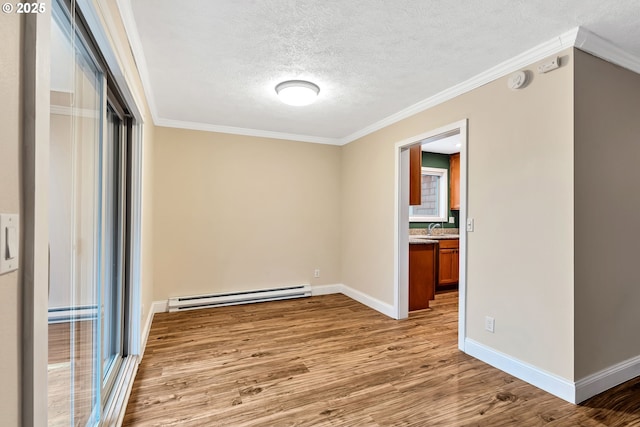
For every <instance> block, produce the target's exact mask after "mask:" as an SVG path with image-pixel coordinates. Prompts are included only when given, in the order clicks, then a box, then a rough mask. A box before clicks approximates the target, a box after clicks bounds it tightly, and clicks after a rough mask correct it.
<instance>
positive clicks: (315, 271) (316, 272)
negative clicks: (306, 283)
mask: <svg viewBox="0 0 640 427" xmlns="http://www.w3.org/2000/svg"><path fill="white" fill-rule="evenodd" d="M313 277H315V278H316V279H317V278H318V277H320V269H319V268H316V269H315V270H314V271H313Z"/></svg>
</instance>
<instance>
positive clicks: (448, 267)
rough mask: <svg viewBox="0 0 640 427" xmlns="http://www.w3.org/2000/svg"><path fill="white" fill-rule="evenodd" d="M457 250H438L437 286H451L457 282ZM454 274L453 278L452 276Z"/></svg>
mask: <svg viewBox="0 0 640 427" xmlns="http://www.w3.org/2000/svg"><path fill="white" fill-rule="evenodd" d="M457 251H458V250H457V249H442V248H441V249H440V257H439V264H440V265H439V268H438V273H439V275H438V278H439V280H438V284H439V285H451V284H454V283H457V282H458V278H457V276H458V274H457V267H458V262H457V260H458V257H457ZM454 272H455V276H454Z"/></svg>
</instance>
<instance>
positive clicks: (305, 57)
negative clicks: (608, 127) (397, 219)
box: [120, 0, 640, 141]
mask: <svg viewBox="0 0 640 427" xmlns="http://www.w3.org/2000/svg"><path fill="white" fill-rule="evenodd" d="M128 2H130V3H128ZM120 3H121V9H122V10H123V11H124V12H123V13H125V14H126V13H129V12H131V11H132V14H133V20H130V21H129V22H130V24H129V26H128V32H129V37H130V39H131V41H132V46H133V48H134V53H135V55H136V60H137V62H138V64H139V67H140V68H141V72H142V75H143V80H144V84H145V90H146V92H147V95H148V97H149V99H150V103H151V109H152V112H153V115H154V119H155V120H156V122H157V123H158V124H164V125H167V124H174V125H176V126H191V127H195V128H198V127H201V128H206V127H207V126H223V127H233V128H241V129H245V130H247V133H249V134H251V131H250V130H258V131H269V132H278V133H283V134H295V135H306V136H310V137H313V138H316V139H318V140H320V139H322V138H327V139H328V141H330V140H336V141H339V140H342V141H344V140H345V139H348V138H349V136H350V135H352V134H355V133H357V132H358V131H361V130H362V129H364V128H367V127H368V126H371V125H372V124H374V123H376V122H379V121H381V120H383V119H385V118H387V117H389V116H391V115H393V114H394V113H397V112H399V111H401V110H403V109H405V108H407V107H410V106H411V105H413V104H415V103H418V102H420V101H422V100H424V99H427V98H429V97H431V96H434V95H435V94H437V93H439V92H441V91H443V90H445V89H447V88H450V87H452V86H454V85H456V84H459V83H461V82H463V81H465V80H468V79H470V78H472V77H474V76H476V75H478V74H479V73H482V72H483V71H485V70H487V69H490V68H491V67H493V66H495V65H496V64H499V63H501V62H503V61H507V60H509V59H510V58H513V57H515V56H516V55H518V54H520V53H522V52H523V51H526V50H528V49H531V48H533V47H535V46H537V45H539V44H541V43H543V42H547V41H548V40H550V39H553V38H554V37H556V36H558V35H560V34H563V33H564V32H567V31H569V30H571V29H573V28H575V27H577V26H582V27H584V28H586V29H588V30H589V31H591V32H593V33H595V34H597V35H598V36H600V37H601V38H603V39H605V40H608V41H610V42H612V43H613V44H615V45H616V46H617V47H619V48H620V49H622V50H624V51H625V52H627V53H629V54H631V55H633V56H635V57H640V1H638V0H563V1H558V0H460V1H441V0H394V1H390V0H348V1H344V0H339V1H336V0H324V1H318V0H261V1H249V0H216V1H210V0H208V1H207V0H189V1H175V0H121V1H120ZM122 4H124V5H125V6H124V7H123V6H122ZM125 20H126V19H125ZM132 22H135V24H134V25H132V24H131V23H132ZM132 27H134V28H132ZM289 79H303V80H310V81H312V82H314V83H316V84H317V85H318V86H320V96H319V98H318V100H317V102H316V103H314V104H312V105H310V106H306V107H291V106H287V105H285V104H282V103H281V102H280V101H279V100H278V99H277V98H276V94H275V91H274V87H275V85H276V84H277V83H279V82H281V81H283V80H289ZM181 122H182V123H181Z"/></svg>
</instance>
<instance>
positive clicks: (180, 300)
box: [169, 285, 311, 313]
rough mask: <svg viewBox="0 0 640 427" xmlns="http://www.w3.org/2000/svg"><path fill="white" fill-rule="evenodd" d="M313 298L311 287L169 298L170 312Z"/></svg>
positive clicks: (299, 286)
mask: <svg viewBox="0 0 640 427" xmlns="http://www.w3.org/2000/svg"><path fill="white" fill-rule="evenodd" d="M310 296H311V285H298V286H288V287H283V288H271V289H260V290H256V291H244V292H230V293H221V294H209V295H193V296H184V297H174V298H169V312H172V313H173V312H176V311H184V310H196V309H199V308H211V307H222V306H225V305H238V304H250V303H254V302H266V301H277V300H284V299H292V298H304V297H310Z"/></svg>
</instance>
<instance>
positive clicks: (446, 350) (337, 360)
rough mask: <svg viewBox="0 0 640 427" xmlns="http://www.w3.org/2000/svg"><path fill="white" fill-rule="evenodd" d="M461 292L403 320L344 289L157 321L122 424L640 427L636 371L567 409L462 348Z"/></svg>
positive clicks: (161, 316) (442, 297)
mask: <svg viewBox="0 0 640 427" xmlns="http://www.w3.org/2000/svg"><path fill="white" fill-rule="evenodd" d="M457 297H458V295H457V292H453V293H446V294H441V295H438V296H437V298H436V300H435V301H434V302H433V304H431V308H429V309H427V310H421V311H419V312H415V313H412V314H411V316H410V318H409V319H406V320H402V321H396V320H392V319H389V318H387V317H386V316H384V315H382V314H380V313H378V312H376V311H373V310H371V309H369V308H367V307H365V306H363V305H361V304H359V303H357V302H355V301H353V300H351V299H349V298H347V297H345V296H343V295H325V296H319V297H312V298H306V299H300V300H290V301H277V302H269V303H262V304H252V305H245V306H232V307H220V308H216V309H207V310H196V311H190V312H183V313H175V314H174V313H162V314H157V315H156V316H155V318H154V321H153V325H152V328H151V331H150V334H149V339H148V341H147V348H146V351H145V356H144V359H143V361H142V363H141V365H140V368H139V370H138V375H137V377H136V380H135V383H134V385H133V390H132V392H131V397H130V399H129V404H128V407H127V411H126V415H125V419H124V425H125V426H173V425H175V426H234V427H235V426H247V427H249V426H251V427H253V426H278V427H279V426H372V427H383V426H447V427H449V426H491V427H493V426H548V427H557V426H588V427H602V426H623V425H624V426H640V406H639V405H640V385H639V384H640V379H638V380H634V381H630V382H628V383H626V384H623V385H621V386H619V387H617V388H615V389H613V390H611V391H610V392H607V393H604V394H602V395H599V396H596V397H594V398H593V399H591V400H589V401H587V402H585V404H583V405H571V404H569V403H567V402H564V401H562V400H560V399H558V398H556V397H554V396H552V395H550V394H548V393H545V392H543V391H541V390H539V389H537V388H535V387H533V386H531V385H529V384H527V383H524V382H523V381H520V380H518V379H516V378H514V377H512V376H510V375H508V374H506V373H504V372H501V371H499V370H497V369H495V368H492V367H491V366H488V365H486V364H484V363H482V362H480V361H478V360H476V359H474V358H472V357H470V356H468V355H466V354H464V353H461V352H460V351H458V349H457V327H458V325H457V302H458V299H457Z"/></svg>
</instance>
